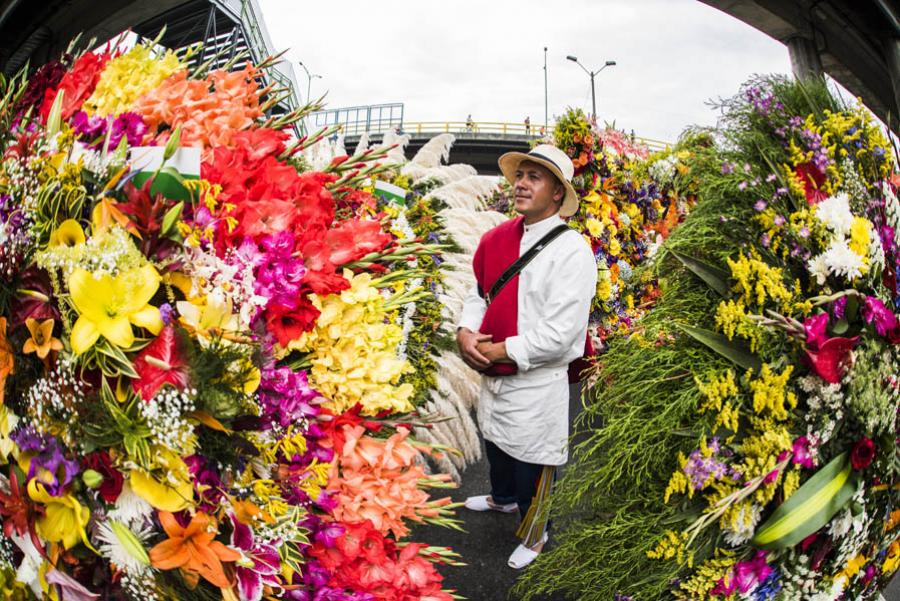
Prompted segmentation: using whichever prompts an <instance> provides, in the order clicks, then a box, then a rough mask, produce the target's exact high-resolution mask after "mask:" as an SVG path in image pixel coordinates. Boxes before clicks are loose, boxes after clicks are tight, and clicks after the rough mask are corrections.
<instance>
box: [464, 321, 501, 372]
mask: <svg viewBox="0 0 900 601" xmlns="http://www.w3.org/2000/svg"><path fill="white" fill-rule="evenodd" d="M491 338H492V336H491V335H490V334H482V333H481V332H473V331H472V330H470V329H469V328H460V329H459V331H458V332H457V333H456V344H457V346H459V354H460V355H461V356H462V360H463V361H465V362H466V365H468V366H469V367H471V368H472V369H474V370H475V371H484V370H485V369H487V368H488V367H489V366H490V365H491V362H490V361H489V360H488V358H487V357H485V356H484V355H482V354H481V352H479V350H478V345H479V344H480V343H484V342H489V341H490V340H491Z"/></svg>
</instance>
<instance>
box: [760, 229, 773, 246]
mask: <svg viewBox="0 0 900 601" xmlns="http://www.w3.org/2000/svg"><path fill="white" fill-rule="evenodd" d="M759 243H760V244H762V245H763V246H764V247H766V248H769V244H771V243H772V237H771V236H769V234H768V233H765V234H763V235H762V236H760V238H759Z"/></svg>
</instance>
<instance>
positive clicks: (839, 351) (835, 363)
mask: <svg viewBox="0 0 900 601" xmlns="http://www.w3.org/2000/svg"><path fill="white" fill-rule="evenodd" d="M858 341H859V336H856V337H854V338H829V339H828V340H826V341H825V342H824V343H822V344H820V345H819V348H818V349H815V350H814V349H812V348H807V349H806V358H807V361H808V362H809V364H810V365H811V366H812V368H813V370H814V371H815V372H816V374H818V376H819V377H820V378H822V379H823V380H825V381H826V382H828V383H829V384H838V383H840V381H841V378H842V377H843V375H844V373H843V372H844V364H845V362H846V360H847V358H848V356H849V355H850V351H851V350H852V349H853V347H854V346H856V343H857V342H858Z"/></svg>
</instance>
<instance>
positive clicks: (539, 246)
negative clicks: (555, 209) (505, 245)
mask: <svg viewBox="0 0 900 601" xmlns="http://www.w3.org/2000/svg"><path fill="white" fill-rule="evenodd" d="M568 229H571V228H570V227H569V226H568V225H566V224H565V223H561V224H559V225H557V226H556V227H555V228H553V229H552V230H550V231H549V232H547V233H546V234H544V237H543V238H541V239H540V240H538V241H537V242H536V243H535V244H534V246H532V247H531V248H529V249H528V250H526V251H525V252H524V253H522V256H520V257H519V258H518V259H516V262H515V263H513V264H512V265H510V266H509V267H507V268H506V271H504V272H503V273H502V274H500V277H499V278H497V281H496V282H494V285H493V286H491V289H490V291H489V292H488V293H487V295H486V296H484V295H482V296H483V297H484V300H485V302H486V303H487V304H488V305H490V304H491V300H492V299H495V298H497V295H498V294H500V291H501V290H503V287H504V286H506V284H508V283H509V281H510V280H511V279H513V278H514V277H516V275H518V273H519V272H520V271H522V270H523V269H524V268H525V266H526V265H528V264H529V263H530V262H531V260H532V259H534V258H535V257H536V256H537V255H538V253H539V252H541V251H542V250H544V249H545V248H547V245H548V244H550V243H551V242H553V241H554V240H555V239H556V238H557V237H558V236H559V235H560V234H562V233H563V232H564V231H566V230H568ZM478 292H479V293H481V292H482V291H481V289H480V288H479V290H478Z"/></svg>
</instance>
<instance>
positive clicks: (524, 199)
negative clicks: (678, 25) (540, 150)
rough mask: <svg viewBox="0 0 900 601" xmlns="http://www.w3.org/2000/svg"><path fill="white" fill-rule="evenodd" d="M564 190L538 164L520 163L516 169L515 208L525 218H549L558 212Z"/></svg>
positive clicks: (545, 169)
mask: <svg viewBox="0 0 900 601" xmlns="http://www.w3.org/2000/svg"><path fill="white" fill-rule="evenodd" d="M564 195H565V188H563V186H562V184H560V183H559V180H558V179H556V176H555V175H553V173H552V172H551V171H550V170H549V169H547V168H546V167H544V166H543V165H539V164H538V163H533V162H531V161H522V162H521V163H519V168H518V169H516V181H515V207H516V212H517V213H519V214H520V215H524V216H525V217H544V216H546V217H549V216H550V215H552V214H553V213H555V212H557V211H559V207H560V203H561V202H562V199H563V196H564Z"/></svg>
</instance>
